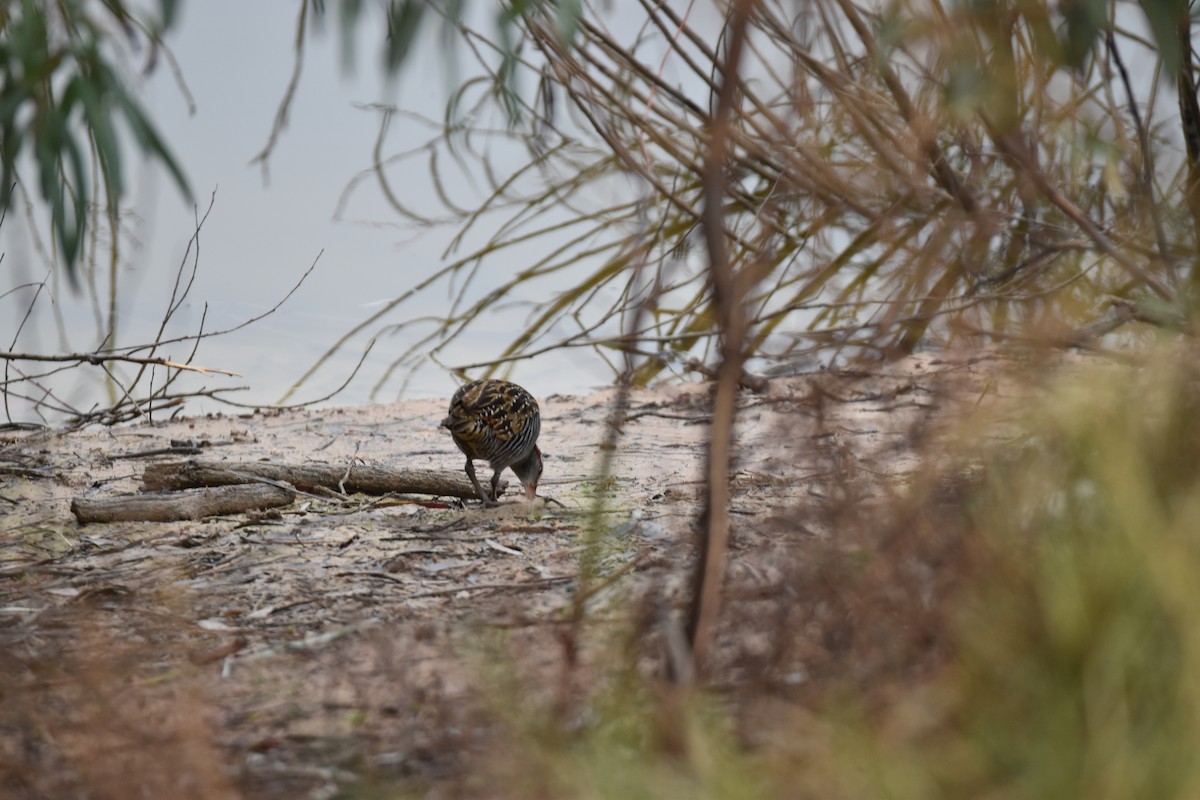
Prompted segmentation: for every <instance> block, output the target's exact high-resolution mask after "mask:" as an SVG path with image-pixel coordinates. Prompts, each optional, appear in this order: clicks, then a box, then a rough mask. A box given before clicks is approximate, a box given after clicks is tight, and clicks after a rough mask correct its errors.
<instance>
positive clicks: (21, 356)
mask: <svg viewBox="0 0 1200 800" xmlns="http://www.w3.org/2000/svg"><path fill="white" fill-rule="evenodd" d="M0 361H36V362H43V363H51V362H65V363H70V364H90V365H92V366H93V367H99V366H103V365H105V364H108V363H111V362H114V361H119V362H122V363H125V364H137V365H139V366H150V367H170V368H171V369H178V370H184V371H187V372H199V373H200V374H202V375H228V376H229V377H231V378H240V377H242V376H241V375H240V374H239V373H237V372H229V371H228V370H224V369H217V368H216V367H198V366H195V365H193V364H181V363H179V362H178V361H171V360H170V359H167V358H145V357H142V356H130V355H124V354H122V353H111V352H104V351H98V352H95V353H61V354H55V355H50V354H48V353H13V352H10V351H7V350H0Z"/></svg>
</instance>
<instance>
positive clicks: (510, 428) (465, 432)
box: [442, 379, 542, 508]
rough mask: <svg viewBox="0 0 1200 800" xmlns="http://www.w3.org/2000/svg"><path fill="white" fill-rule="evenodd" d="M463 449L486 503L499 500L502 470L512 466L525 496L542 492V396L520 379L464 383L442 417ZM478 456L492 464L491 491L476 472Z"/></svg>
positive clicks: (459, 447)
mask: <svg viewBox="0 0 1200 800" xmlns="http://www.w3.org/2000/svg"><path fill="white" fill-rule="evenodd" d="M442 427H443V428H447V429H449V431H450V436H451V438H453V439H454V443H455V444H456V445H458V449H459V450H461V451H462V452H463V454H464V455H465V456H466V457H467V465H466V470H467V477H468V478H470V479H471V483H472V485H474V487H475V491H476V492H478V494H479V499H480V500H482V501H483V505H484V506H485V507H489V508H490V507H494V506H498V505H500V504H499V503H498V502H497V501H496V496H497V493H498V491H499V486H500V473H501V472H503V471H504V470H505V468H511V469H512V471H513V473H514V474H516V476H517V478H518V479H519V480H520V481H521V485H522V486H523V487H525V497H526V498H528V499H530V500H532V499H533V498H534V497H536V496H537V486H538V481H539V480H540V479H541V477H542V451H541V450H539V449H538V446H537V438H538V434H539V433H540V432H541V429H542V416H541V412H540V410H539V409H538V404H537V400H535V399H534V398H533V395H531V394H530V393H529V392H527V391H525V390H524V389H522V388H521V387H520V386H518V385H517V384H515V383H509V382H508V381H502V380H497V379H486V380H481V381H472V382H470V383H467V384H463V385H462V386H460V387H459V389H458V391H457V392H455V393H454V396H453V397H452V398H450V411H449V413H447V415H446V418H445V419H444V420H442ZM476 459H481V460H486V461H487V462H488V464H489V465H491V468H492V486H491V489H492V491H491V493H490V494H489V493H488V492H486V491H484V488H483V486H481V485H480V483H479V479H478V478H477V477H475V464H474V461H475V460H476Z"/></svg>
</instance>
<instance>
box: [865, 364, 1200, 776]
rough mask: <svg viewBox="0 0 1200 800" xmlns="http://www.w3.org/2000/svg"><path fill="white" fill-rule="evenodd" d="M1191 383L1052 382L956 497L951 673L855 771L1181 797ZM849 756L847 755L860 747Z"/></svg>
mask: <svg viewBox="0 0 1200 800" xmlns="http://www.w3.org/2000/svg"><path fill="white" fill-rule="evenodd" d="M1198 386H1200V370H1197V368H1196V366H1195V358H1194V353H1187V352H1180V351H1179V350H1178V349H1175V348H1164V350H1163V351H1162V352H1160V353H1158V354H1156V356H1155V357H1154V359H1153V360H1152V363H1150V364H1149V365H1148V366H1147V367H1146V368H1145V369H1144V370H1142V371H1140V372H1139V374H1137V375H1136V377H1133V379H1131V377H1130V374H1129V371H1128V370H1127V369H1124V368H1122V369H1110V370H1103V369H1101V370H1095V369H1094V370H1091V371H1088V372H1086V373H1084V374H1082V375H1080V374H1072V375H1071V376H1070V377H1069V378H1068V379H1067V380H1064V381H1063V382H1062V385H1061V386H1060V388H1059V389H1057V390H1055V391H1052V392H1050V393H1048V395H1047V396H1046V397H1045V398H1044V402H1042V403H1040V404H1038V405H1037V406H1036V407H1031V408H1030V410H1029V411H1028V413H1027V414H1025V415H1024V424H1023V425H1024V430H1023V434H1022V437H1021V439H1019V440H1018V441H1023V442H1024V446H1023V447H1021V448H1020V452H1019V454H1017V455H1016V456H1015V457H1014V456H1013V455H1012V454H1011V452H1009V448H1002V449H1001V450H1000V451H998V452H997V453H996V454H995V455H994V457H993V458H992V460H991V462H990V464H989V465H988V468H987V476H986V478H985V479H984V481H983V482H982V484H981V485H980V487H979V489H978V490H977V491H976V492H974V494H973V497H972V498H971V500H970V501H969V502H968V508H969V510H970V523H969V525H970V528H969V529H968V531H966V532H965V533H966V535H968V536H969V537H970V541H971V546H972V547H973V549H974V556H973V561H974V564H975V567H974V569H973V571H972V574H971V575H970V576H969V579H968V581H967V582H966V583H967V585H966V586H965V588H964V591H963V592H962V596H961V597H960V598H959V600H958V602H957V603H956V606H957V608H958V612H957V614H956V616H957V623H956V628H957V632H956V634H955V639H956V658H955V665H954V666H953V667H951V668H950V669H948V670H947V671H946V673H945V674H943V675H942V676H941V680H940V681H939V683H938V684H937V685H936V686H929V687H926V688H924V689H922V690H920V691H917V692H915V693H914V694H912V695H911V697H910V699H909V701H908V702H907V703H902V704H901V705H900V707H899V710H897V711H896V714H895V716H896V717H897V718H908V719H909V720H912V719H914V718H917V719H921V720H923V721H922V723H921V724H920V725H918V726H909V731H910V733H911V734H912V735H911V736H909V737H908V738H906V739H905V740H904V741H903V742H901V743H899V744H897V743H896V742H895V741H894V740H893V741H890V742H889V741H887V740H886V739H885V737H883V736H880V735H879V734H878V733H877V732H872V733H871V734H869V735H868V736H867V738H868V739H869V740H870V741H871V744H869V745H867V746H865V747H863V748H862V749H857V747H856V751H857V752H856V756H855V757H854V758H853V759H850V760H851V761H853V763H854V765H855V768H862V767H863V766H864V765H868V766H867V772H868V773H869V774H871V775H873V776H874V779H875V780H876V781H877V782H876V783H874V788H873V789H872V790H871V792H870V793H869V794H868V796H888V797H893V798H914V800H915V799H916V798H936V797H946V798H951V797H1010V798H1085V797H1089V798H1090V797H1106V798H1130V800H1132V799H1133V798H1143V797H1156V798H1185V797H1194V796H1195V792H1196V788H1197V786H1198V785H1200V770H1198V769H1197V767H1196V763H1195V759H1194V758H1193V751H1194V746H1195V741H1196V739H1197V736H1200V692H1198V691H1197V690H1198V689H1200V684H1197V682H1196V676H1197V675H1200V598H1197V595H1196V593H1195V576H1196V574H1197V573H1198V572H1200V394H1198V393H1197V387H1198ZM860 744H861V741H860Z"/></svg>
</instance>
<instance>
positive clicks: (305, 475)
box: [142, 459, 507, 499]
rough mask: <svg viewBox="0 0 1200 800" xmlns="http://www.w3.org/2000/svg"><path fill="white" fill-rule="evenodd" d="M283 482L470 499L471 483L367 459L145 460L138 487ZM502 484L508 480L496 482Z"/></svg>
mask: <svg viewBox="0 0 1200 800" xmlns="http://www.w3.org/2000/svg"><path fill="white" fill-rule="evenodd" d="M260 480H266V481H282V482H286V483H290V484H291V485H293V486H295V487H296V488H297V489H300V490H301V491H305V492H312V491H316V490H321V489H328V490H331V491H334V492H339V493H343V492H344V493H346V494H353V493H358V492H361V493H362V494H388V493H397V494H428V495H436V496H439V497H462V498H466V499H470V498H474V497H475V496H476V494H475V488H474V487H473V486H472V485H471V483H470V482H469V481H468V480H467V479H466V478H464V477H463V476H462V475H461V474H459V473H457V472H447V471H445V470H433V469H390V468H388V467H380V466H374V465H370V464H351V465H346V464H271V463H267V462H263V461H251V462H243V463H231V462H227V461H202V460H199V459H193V460H189V461H171V462H164V463H160V464H148V465H146V471H145V472H144V473H143V474H142V491H147V492H153V491H163V490H169V489H186V488H193V487H197V486H228V485H231V484H238V483H248V482H253V481H260ZM500 486H501V488H504V487H505V486H507V481H503V480H502V481H501V482H500Z"/></svg>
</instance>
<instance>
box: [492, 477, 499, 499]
mask: <svg viewBox="0 0 1200 800" xmlns="http://www.w3.org/2000/svg"><path fill="white" fill-rule="evenodd" d="M499 498H500V470H496V471H495V472H493V473H492V499H493V500H499Z"/></svg>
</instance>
